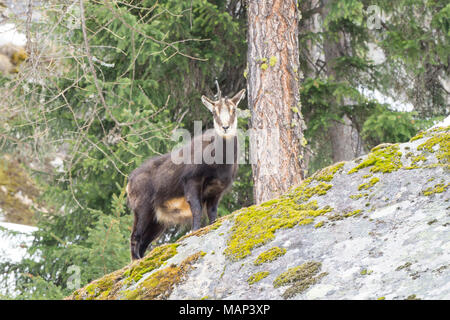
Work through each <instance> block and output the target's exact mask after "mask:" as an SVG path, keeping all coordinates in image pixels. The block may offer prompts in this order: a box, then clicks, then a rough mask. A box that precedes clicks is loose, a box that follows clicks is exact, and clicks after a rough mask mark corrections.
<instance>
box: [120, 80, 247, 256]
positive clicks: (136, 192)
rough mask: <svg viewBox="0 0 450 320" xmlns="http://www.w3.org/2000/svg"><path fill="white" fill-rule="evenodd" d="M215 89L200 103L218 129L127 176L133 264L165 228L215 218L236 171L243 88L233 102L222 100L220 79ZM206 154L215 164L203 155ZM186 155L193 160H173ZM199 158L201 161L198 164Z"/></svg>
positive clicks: (205, 133)
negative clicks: (213, 94)
mask: <svg viewBox="0 0 450 320" xmlns="http://www.w3.org/2000/svg"><path fill="white" fill-rule="evenodd" d="M216 85H217V90H218V100H217V101H212V100H210V99H208V98H207V97H205V96H202V99H201V100H202V103H203V104H204V105H205V106H206V107H207V108H208V109H209V110H210V111H211V113H212V114H213V117H214V129H209V130H207V131H205V132H204V133H203V134H202V135H199V136H197V137H194V138H193V139H192V140H191V141H190V143H187V144H186V145H184V146H183V147H181V148H179V149H176V150H174V151H172V152H170V153H167V154H164V155H161V156H157V157H153V158H150V159H148V160H146V161H145V162H144V163H143V164H142V165H141V166H140V167H139V168H137V169H135V170H134V171H133V172H132V173H131V174H130V176H129V179H128V184H127V201H128V205H129V207H130V208H131V210H132V211H133V212H134V224H133V230H132V233H131V239H130V247H131V259H132V260H135V259H140V258H142V257H143V256H144V253H145V250H146V249H147V247H148V245H149V244H150V243H151V242H152V241H153V240H155V239H157V238H158V237H159V236H160V235H161V233H162V232H163V231H164V230H165V228H166V227H167V226H170V225H176V224H185V223H189V222H192V230H197V229H199V228H200V227H201V217H202V214H203V212H204V211H206V213H207V216H208V219H209V224H211V223H213V222H214V221H215V219H216V218H217V206H218V204H219V201H220V200H221V198H222V195H223V194H224V193H225V192H226V191H227V190H228V189H229V188H230V187H231V184H232V183H233V180H234V179H235V177H236V173H237V168H238V164H237V162H238V161H237V159H238V139H237V133H236V130H237V105H238V104H239V102H240V101H241V99H242V98H243V97H244V95H245V89H242V90H241V91H239V92H238V93H237V94H236V95H235V96H233V97H232V98H228V97H224V98H223V97H222V94H221V92H220V88H219V85H218V83H217V81H216ZM208 152H209V155H211V157H212V158H213V160H212V161H211V160H208V159H205V157H204V154H205V153H208ZM200 153H201V154H200ZM186 155H188V157H190V158H189V160H188V161H184V163H178V161H173V159H174V156H175V157H179V156H183V157H185V156H186ZM199 155H200V158H201V159H200V161H196V159H199ZM186 162H188V163H186Z"/></svg>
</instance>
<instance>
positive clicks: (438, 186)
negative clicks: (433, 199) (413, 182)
mask: <svg viewBox="0 0 450 320" xmlns="http://www.w3.org/2000/svg"><path fill="white" fill-rule="evenodd" d="M448 186H450V183H448V184H444V183H438V184H436V185H435V186H433V187H429V188H427V189H425V190H424V191H422V193H423V195H424V196H431V195H432V194H436V193H443V192H444V191H445V190H447V188H448Z"/></svg>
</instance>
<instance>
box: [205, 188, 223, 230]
mask: <svg viewBox="0 0 450 320" xmlns="http://www.w3.org/2000/svg"><path fill="white" fill-rule="evenodd" d="M219 201H220V195H218V196H215V197H213V198H209V199H208V200H206V212H207V213H208V219H209V224H213V223H214V222H215V221H216V219H217V206H218V205H219Z"/></svg>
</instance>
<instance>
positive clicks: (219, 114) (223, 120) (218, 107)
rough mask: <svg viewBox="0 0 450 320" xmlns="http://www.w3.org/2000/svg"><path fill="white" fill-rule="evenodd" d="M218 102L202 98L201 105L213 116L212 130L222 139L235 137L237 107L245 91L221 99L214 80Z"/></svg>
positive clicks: (220, 93)
mask: <svg viewBox="0 0 450 320" xmlns="http://www.w3.org/2000/svg"><path fill="white" fill-rule="evenodd" d="M216 85H217V95H218V100H217V101H212V100H211V99H209V98H207V97H205V96H202V102H203V104H204V105H205V106H206V107H207V108H208V109H209V111H211V113H212V114H213V116H214V129H215V130H216V133H217V134H218V135H220V136H222V137H224V138H228V137H232V136H235V135H236V129H237V106H238V104H239V102H240V101H241V100H242V98H244V95H245V89H242V90H241V91H239V92H238V93H237V94H236V95H235V96H234V97H233V98H228V97H222V92H220V88H219V84H218V82H217V80H216Z"/></svg>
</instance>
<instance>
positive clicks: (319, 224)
mask: <svg viewBox="0 0 450 320" xmlns="http://www.w3.org/2000/svg"><path fill="white" fill-rule="evenodd" d="M324 224H325V222H324V221H320V222H318V223H316V224H315V225H314V228H316V229H317V228H321V227H323V225H324Z"/></svg>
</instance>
